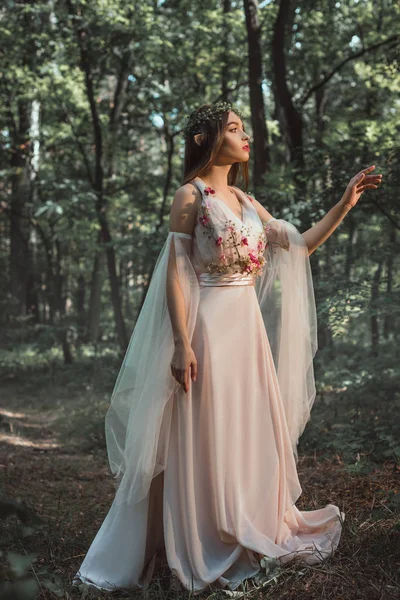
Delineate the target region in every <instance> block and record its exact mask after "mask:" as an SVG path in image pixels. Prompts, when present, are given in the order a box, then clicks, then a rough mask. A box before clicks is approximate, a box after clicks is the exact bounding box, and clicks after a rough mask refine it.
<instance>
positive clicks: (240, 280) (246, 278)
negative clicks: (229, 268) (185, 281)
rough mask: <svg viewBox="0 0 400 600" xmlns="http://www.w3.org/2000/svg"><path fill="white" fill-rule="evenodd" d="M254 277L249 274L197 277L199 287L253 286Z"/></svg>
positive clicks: (200, 275)
mask: <svg viewBox="0 0 400 600" xmlns="http://www.w3.org/2000/svg"><path fill="white" fill-rule="evenodd" d="M256 278H257V276H256V275H252V274H251V273H247V274H243V273H208V272H206V273H200V274H199V275H198V280H199V285H200V287H206V286H220V285H255V283H256Z"/></svg>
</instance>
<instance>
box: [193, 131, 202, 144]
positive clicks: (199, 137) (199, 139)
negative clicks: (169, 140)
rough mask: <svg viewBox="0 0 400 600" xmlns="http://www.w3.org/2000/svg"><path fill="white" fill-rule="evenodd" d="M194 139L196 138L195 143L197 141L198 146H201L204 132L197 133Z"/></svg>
mask: <svg viewBox="0 0 400 600" xmlns="http://www.w3.org/2000/svg"><path fill="white" fill-rule="evenodd" d="M193 139H194V141H195V143H196V144H197V145H198V146H201V144H202V142H203V140H204V136H203V134H202V133H196V134H195V135H194V136H193Z"/></svg>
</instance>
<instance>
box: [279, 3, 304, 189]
mask: <svg viewBox="0 0 400 600" xmlns="http://www.w3.org/2000/svg"><path fill="white" fill-rule="evenodd" d="M293 10H294V4H292V3H291V1H290V0H280V2H279V9H278V15H277V18H276V21H275V24H274V34H273V38H272V48H271V57H272V68H273V84H274V93H275V98H276V103H277V110H278V118H279V122H280V125H281V128H282V131H283V135H284V138H285V141H286V144H287V147H288V150H289V160H290V162H291V164H292V165H293V167H295V169H296V171H295V181H296V184H297V187H298V195H300V197H301V198H304V197H305V194H306V182H305V181H304V178H303V176H302V172H303V170H304V149H303V119H302V116H301V114H300V112H299V111H298V110H297V108H296V107H295V105H294V103H293V100H292V96H291V93H290V90H289V87H288V84H287V69H286V56H285V33H286V31H287V29H288V24H289V23H290V22H291V20H292V18H293Z"/></svg>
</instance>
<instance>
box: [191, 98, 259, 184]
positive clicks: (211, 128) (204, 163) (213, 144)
mask: <svg viewBox="0 0 400 600" xmlns="http://www.w3.org/2000/svg"><path fill="white" fill-rule="evenodd" d="M210 106H212V105H211V104H203V105H202V106H199V107H198V108H197V109H196V111H194V112H193V113H192V114H193V115H195V114H197V113H198V112H202V111H203V110H204V109H207V108H209V107H210ZM232 110H233V109H232ZM233 112H234V111H233ZM228 115H229V110H227V111H226V112H225V113H223V115H222V119H221V120H219V119H209V120H207V121H205V122H202V123H199V125H198V133H202V134H203V139H202V143H201V145H199V144H196V142H195V141H194V135H193V134H188V135H186V136H185V156H184V161H183V181H182V183H181V185H185V184H186V183H189V182H190V181H191V180H192V179H194V178H195V177H200V178H201V176H202V175H204V173H206V172H207V171H208V170H209V168H210V167H211V166H212V164H213V162H214V159H215V157H216V156H217V154H218V152H219V149H220V148H221V145H222V142H223V138H224V131H225V127H226V125H227V123H228ZM243 131H245V128H244V125H243ZM239 177H240V178H241V180H242V181H243V184H244V185H243V187H244V191H246V190H247V188H248V187H249V166H248V161H247V162H236V163H233V165H232V167H231V168H230V170H229V173H228V185H235V184H236V181H237V179H238V178H239Z"/></svg>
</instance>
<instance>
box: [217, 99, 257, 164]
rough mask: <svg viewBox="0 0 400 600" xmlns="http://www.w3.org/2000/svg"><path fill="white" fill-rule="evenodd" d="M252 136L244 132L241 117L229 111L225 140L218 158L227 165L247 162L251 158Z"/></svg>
mask: <svg viewBox="0 0 400 600" xmlns="http://www.w3.org/2000/svg"><path fill="white" fill-rule="evenodd" d="M249 139H250V136H249V134H248V133H246V132H245V131H244V125H243V123H242V120H241V118H240V117H238V116H237V114H236V113H234V112H233V111H229V115H228V121H227V125H226V127H225V133H224V139H223V142H222V146H221V148H220V150H219V152H218V158H219V159H221V158H222V159H223V160H224V162H225V161H226V162H227V163H235V162H246V161H248V160H249V156H250V146H249Z"/></svg>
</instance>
